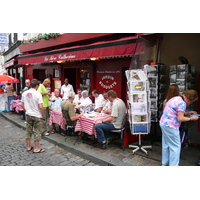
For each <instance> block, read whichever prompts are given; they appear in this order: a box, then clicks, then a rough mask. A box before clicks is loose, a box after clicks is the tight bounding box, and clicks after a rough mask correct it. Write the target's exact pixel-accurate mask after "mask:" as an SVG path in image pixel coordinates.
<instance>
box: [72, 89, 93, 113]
mask: <svg viewBox="0 0 200 200" xmlns="http://www.w3.org/2000/svg"><path fill="white" fill-rule="evenodd" d="M81 95H82V97H83V98H84V100H83V101H82V102H81V104H79V105H77V106H76V107H75V108H76V109H80V112H81V113H82V112H84V113H87V112H90V111H92V100H91V99H90V98H89V97H88V91H87V90H83V91H82V93H81Z"/></svg>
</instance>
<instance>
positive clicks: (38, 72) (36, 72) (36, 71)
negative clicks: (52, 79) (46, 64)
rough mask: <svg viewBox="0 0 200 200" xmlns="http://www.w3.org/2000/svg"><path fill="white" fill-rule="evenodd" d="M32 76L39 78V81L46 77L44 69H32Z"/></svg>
mask: <svg viewBox="0 0 200 200" xmlns="http://www.w3.org/2000/svg"><path fill="white" fill-rule="evenodd" d="M33 78H35V79H37V80H39V81H40V82H41V83H42V82H43V81H44V79H45V78H46V75H45V70H44V69H33Z"/></svg>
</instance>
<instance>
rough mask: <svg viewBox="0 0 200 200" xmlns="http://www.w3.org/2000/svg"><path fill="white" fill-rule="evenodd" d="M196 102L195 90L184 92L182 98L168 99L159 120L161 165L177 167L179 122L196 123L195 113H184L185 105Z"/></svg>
mask: <svg viewBox="0 0 200 200" xmlns="http://www.w3.org/2000/svg"><path fill="white" fill-rule="evenodd" d="M197 100H198V94H197V92H196V91H195V90H185V91H183V95H182V96H175V97H172V98H171V99H169V100H168V101H167V103H166V105H165V107H164V111H163V114H162V116H161V119H160V127H161V130H162V165H164V166H167V165H169V166H178V165H179V159H180V150H181V141H180V134H179V127H180V124H181V122H187V121H196V120H198V119H199V118H198V117H197V116H190V117H185V116H184V115H192V114H194V113H196V112H195V111H189V112H187V113H186V112H185V111H186V107H187V105H189V104H190V103H192V102H194V101H197Z"/></svg>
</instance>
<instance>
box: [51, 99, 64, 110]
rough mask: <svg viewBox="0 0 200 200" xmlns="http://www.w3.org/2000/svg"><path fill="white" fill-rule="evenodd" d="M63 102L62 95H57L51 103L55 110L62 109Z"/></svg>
mask: <svg viewBox="0 0 200 200" xmlns="http://www.w3.org/2000/svg"><path fill="white" fill-rule="evenodd" d="M61 104H62V99H61V98H60V97H55V101H54V102H52V101H50V102H49V105H50V107H51V108H52V109H53V110H58V109H61Z"/></svg>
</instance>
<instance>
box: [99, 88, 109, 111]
mask: <svg viewBox="0 0 200 200" xmlns="http://www.w3.org/2000/svg"><path fill="white" fill-rule="evenodd" d="M102 95H103V99H102V101H101V105H100V107H99V108H97V110H96V111H97V112H102V113H105V114H110V113H111V107H112V102H110V101H109V100H108V92H107V91H106V90H104V91H103V92H102Z"/></svg>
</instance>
